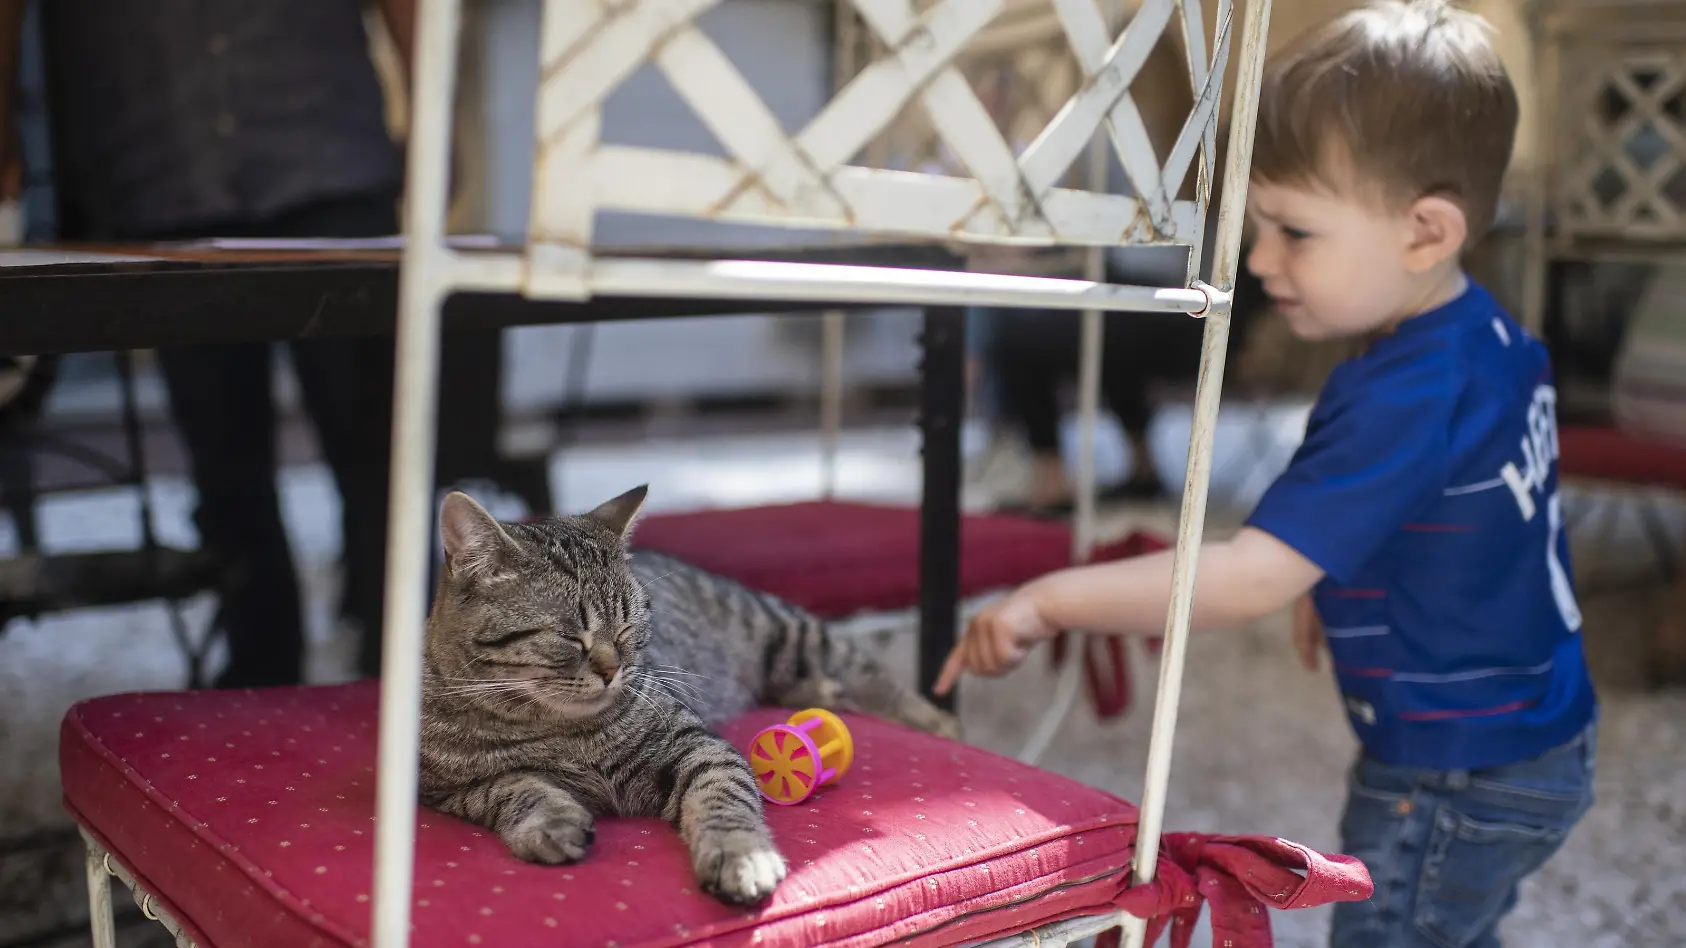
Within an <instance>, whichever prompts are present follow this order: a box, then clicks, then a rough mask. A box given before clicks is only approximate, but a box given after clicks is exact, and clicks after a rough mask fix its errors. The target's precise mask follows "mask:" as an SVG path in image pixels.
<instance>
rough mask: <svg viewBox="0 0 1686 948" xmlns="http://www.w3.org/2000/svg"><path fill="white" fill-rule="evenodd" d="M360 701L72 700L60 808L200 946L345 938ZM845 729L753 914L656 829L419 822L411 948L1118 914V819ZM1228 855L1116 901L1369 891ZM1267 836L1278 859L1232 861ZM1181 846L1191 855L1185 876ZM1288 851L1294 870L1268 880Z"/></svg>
mask: <svg viewBox="0 0 1686 948" xmlns="http://www.w3.org/2000/svg"><path fill="white" fill-rule="evenodd" d="M376 700H377V692H376V689H375V686H374V685H373V684H369V683H359V684H353V685H337V686H325V687H308V688H287V689H273V690H265V691H256V692H250V691H244V692H234V691H199V692H188V693H179V694H178V693H169V694H129V695H117V696H112V697H106V698H98V699H94V700H90V701H85V702H82V703H80V704H78V705H76V706H74V707H73V708H71V710H70V711H69V712H68V714H67V715H66V716H65V719H64V724H63V727H62V731H61V735H60V745H59V759H60V767H61V770H62V775H63V781H64V793H65V801H66V804H67V806H68V807H69V809H70V811H71V812H72V813H73V814H74V816H75V817H76V819H77V820H78V821H79V822H80V823H81V824H82V825H83V826H84V827H85V828H87V829H88V830H89V831H90V832H91V833H92V834H93V835H94V836H95V837H96V838H98V839H99V840H100V841H101V843H102V844H103V845H104V846H105V847H106V849H107V850H108V851H109V852H110V853H111V854H112V857H113V858H115V859H117V860H118V861H119V862H121V863H122V864H123V865H124V866H125V867H127V868H128V869H130V871H131V872H132V873H133V874H134V876H135V877H136V879H137V881H138V883H139V884H140V885H141V886H142V887H144V888H145V889H147V890H148V891H150V892H152V893H153V894H154V895H155V896H156V897H157V899H158V901H159V903H160V905H161V907H162V908H164V909H165V910H166V911H168V912H170V913H171V914H172V915H174V916H175V917H176V919H177V920H178V921H180V922H182V923H183V924H184V925H185V926H186V928H187V930H188V932H189V933H190V934H191V935H192V936H193V937H194V938H195V939H196V940H197V941H198V943H199V944H201V945H204V946H211V945H216V946H223V948H230V946H257V945H265V946H267V945H274V946H288V948H293V946H313V945H362V944H365V943H366V942H367V937H368V932H369V912H370V908H371V904H370V893H371V891H372V889H371V884H370V880H371V878H372V872H371V859H372V846H373V842H374V819H375V817H374V793H373V791H374V785H375V773H374V768H375V721H376ZM782 717H783V714H782V713H780V712H777V711H773V710H765V711H759V712H756V713H753V714H750V715H747V716H746V717H745V718H743V719H740V720H738V721H736V722H734V723H733V724H732V725H731V726H730V727H729V728H728V729H727V735H728V736H729V737H730V738H731V739H732V740H733V741H734V742H736V743H737V744H738V745H739V746H743V745H744V744H745V743H746V742H747V740H748V738H749V737H750V736H751V735H752V734H753V733H754V732H755V731H756V730H757V729H758V728H759V727H761V726H764V725H766V724H769V723H773V722H775V721H777V720H780V719H782ZM847 720H848V723H849V726H850V728H851V730H852V731H853V733H854V736H855V741H856V755H855V763H854V766H853V768H852V769H851V770H850V771H849V773H848V774H846V775H845V776H844V778H843V779H842V781H841V782H840V783H839V784H837V785H835V786H833V787H832V788H829V789H828V790H826V791H824V792H823V793H822V794H821V795H819V796H817V797H815V798H814V799H813V800H811V801H810V802H809V803H806V804H801V805H797V806H791V807H776V806H770V807H768V811H769V813H768V819H769V821H770V823H771V826H772V828H773V832H774V835H775V837H776V838H777V840H778V841H779V844H780V846H781V848H782V849H783V851H784V852H785V854H786V857H787V859H788V860H789V862H790V864H791V875H790V877H789V878H788V879H787V880H786V881H785V882H784V884H783V885H782V886H781V887H780V888H779V889H778V891H777V892H776V893H775V895H774V896H773V898H772V899H771V901H770V902H769V903H768V904H766V905H764V906H762V907H760V908H759V909H757V910H754V911H743V910H739V909H732V908H728V907H726V906H724V905H721V904H720V903H718V902H715V901H714V900H712V899H710V898H708V897H706V896H703V895H700V894H698V893H697V891H696V889H695V885H694V883H693V881H692V877H691V872H690V867H689V861H688V859H687V858H686V854H685V851H684V848H683V846H682V844H681V843H680V841H679V839H678V837H677V835H676V834H675V833H674V831H673V830H672V829H671V828H670V827H668V826H667V825H666V824H663V823H660V822H657V821H652V820H603V821H601V822H600V823H599V825H598V832H597V841H596V845H595V847H594V849H593V852H592V854H591V856H590V857H588V858H587V859H586V860H585V861H584V862H582V863H580V864H577V865H573V866H562V867H546V866H535V865H531V864H528V863H523V862H520V861H518V860H517V859H515V858H514V857H513V856H511V855H510V854H509V852H508V850H507V849H506V848H505V847H504V845H503V843H502V842H501V841H500V840H499V839H498V838H497V837H496V836H495V835H494V834H492V833H490V832H488V831H485V830H482V829H479V828H477V827H474V826H471V825H469V824H467V823H464V822H461V821H458V820H456V819H453V818H450V817H447V816H444V815H442V814H439V813H437V812H434V811H430V810H426V809H424V810H422V811H421V812H420V813H419V814H418V816H417V828H416V869H415V901H414V916H413V917H414V919H415V927H414V932H415V935H414V943H415V944H416V945H418V946H453V948H455V946H463V945H477V944H483V945H517V944H534V943H539V942H541V941H542V943H544V944H547V945H568V946H573V945H580V946H591V948H642V946H674V945H687V944H697V943H704V942H706V943H708V944H711V945H750V944H755V945H760V946H813V945H828V946H866V945H876V944H882V943H885V942H888V941H894V940H903V939H906V940H911V941H913V942H916V943H928V944H954V943H957V942H962V941H969V940H973V939H977V938H981V937H986V936H990V935H994V934H999V933H1004V932H1008V931H1016V930H1023V929H1026V928H1029V927H1032V926H1034V925H1036V924H1038V923H1041V922H1044V921H1048V920H1052V919H1056V918H1061V917H1067V916H1070V915H1073V914H1078V913H1081V912H1094V911H1096V910H1098V909H1101V908H1103V907H1105V906H1109V905H1114V904H1118V903H1119V902H1120V893H1121V890H1122V885H1123V880H1124V879H1125V876H1126V871H1127V866H1128V863H1129V859H1130V855H1131V844H1132V841H1133V840H1134V836H1135V820H1136V808H1135V807H1134V806H1132V805H1130V804H1129V803H1128V802H1126V801H1124V800H1121V799H1119V798H1117V797H1115V796H1112V795H1110V794H1107V793H1104V792H1101V791H1099V790H1095V789H1092V788H1090V787H1087V786H1084V785H1082V784H1080V783H1077V782H1075V781H1072V780H1068V779H1066V778H1063V777H1059V776H1056V775H1053V774H1049V773H1046V772H1044V771H1040V770H1037V769H1035V768H1032V767H1029V766H1026V765H1023V764H1020V763H1018V762H1016V761H1012V760H1009V759H1006V758H1002V757H999V756H996V755H994V754H991V753H989V752H987V751H983V750H979V749H977V748H973V747H968V746H965V745H961V744H956V743H952V742H948V741H942V740H939V739H936V738H931V737H927V736H924V735H920V734H915V733H912V732H910V731H908V730H906V729H903V728H901V727H898V726H895V725H891V724H886V723H883V722H880V721H876V720H873V719H870V718H863V717H858V716H852V717H849V718H848V719H847ZM1243 843H1244V845H1241V846H1236V845H1207V844H1206V843H1204V842H1202V841H1200V840H1196V839H1193V838H1186V839H1183V840H1181V841H1179V840H1177V839H1175V838H1172V839H1171V840H1169V849H1168V852H1169V853H1171V854H1172V855H1168V856H1167V857H1166V859H1165V860H1164V861H1163V862H1162V865H1163V866H1164V867H1165V868H1164V869H1163V871H1162V873H1161V877H1162V880H1164V882H1163V885H1162V886H1155V887H1153V888H1147V889H1132V890H1130V892H1129V894H1130V895H1132V896H1137V897H1138V898H1137V899H1136V903H1135V904H1136V905H1138V906H1147V908H1143V909H1141V911H1142V912H1143V913H1144V914H1146V913H1147V912H1149V911H1151V912H1152V913H1154V914H1159V915H1168V914H1169V913H1170V912H1171V911H1172V910H1190V909H1191V907H1192V910H1196V911H1197V910H1198V903H1199V901H1200V899H1201V896H1202V895H1206V894H1211V893H1210V892H1209V890H1208V884H1207V882H1206V881H1205V880H1207V879H1208V878H1209V872H1208V871H1207V869H1209V866H1208V867H1207V868H1200V869H1199V871H1198V873H1197V872H1196V868H1198V867H1194V866H1193V865H1192V863H1193V862H1201V861H1202V860H1204V863H1203V865H1204V864H1210V865H1211V866H1229V865H1230V864H1229V863H1226V862H1225V860H1226V859H1228V860H1230V862H1231V863H1232V862H1233V861H1234V860H1235V859H1236V858H1237V856H1240V857H1242V858H1243V863H1242V864H1243V865H1244V866H1245V875H1246V877H1247V878H1246V881H1245V882H1244V883H1242V882H1239V881H1237V880H1240V879H1241V877H1242V871H1241V870H1238V869H1235V868H1233V867H1230V868H1226V869H1223V872H1225V873H1227V878H1228V880H1229V882H1228V883H1226V884H1233V885H1245V886H1249V887H1250V888H1249V889H1248V890H1247V891H1248V892H1250V893H1251V895H1249V896H1247V897H1246V898H1245V899H1244V900H1243V901H1244V902H1245V905H1244V906H1243V905H1241V904H1240V903H1236V904H1234V905H1232V906H1231V908H1230V910H1229V914H1230V916H1232V917H1233V918H1234V919H1235V921H1236V924H1238V925H1242V926H1246V925H1254V926H1256V925H1257V924H1258V923H1259V922H1260V919H1259V917H1258V908H1257V906H1258V903H1259V902H1260V901H1265V902H1266V903H1267V904H1275V905H1279V906H1283V907H1297V906H1300V905H1310V904H1317V903H1319V902H1322V901H1327V900H1328V899H1329V898H1331V897H1340V898H1356V897H1364V896H1368V894H1369V885H1368V879H1367V877H1364V876H1363V874H1362V867H1361V866H1359V867H1358V868H1357V870H1356V874H1355V872H1354V870H1353V868H1352V863H1351V861H1350V860H1348V861H1346V862H1345V863H1342V862H1340V861H1339V860H1335V861H1330V860H1324V859H1320V858H1312V857H1308V856H1306V855H1305V853H1306V851H1304V850H1301V849H1298V848H1294V847H1292V846H1291V844H1287V843H1284V842H1282V841H1280V840H1265V841H1264V842H1263V843H1262V844H1261V843H1258V842H1257V841H1254V842H1250V843H1248V842H1246V841H1243ZM1261 845H1262V846H1263V847H1264V848H1265V849H1268V850H1270V851H1271V852H1272V853H1273V855H1272V856H1271V857H1270V858H1271V859H1274V860H1276V861H1275V862H1269V863H1267V862H1266V861H1263V860H1261V859H1259V858H1257V857H1255V856H1250V855H1249V853H1250V852H1251V850H1250V849H1248V848H1247V847H1249V846H1252V847H1254V848H1257V847H1259V846H1261ZM1190 847H1192V848H1190ZM1176 853H1188V854H1196V855H1190V856H1189V857H1188V860H1187V861H1190V862H1191V866H1190V868H1189V869H1188V871H1186V872H1185V871H1183V870H1182V869H1180V868H1178V863H1177V861H1176V860H1177V858H1179V857H1177V856H1176V855H1175V854H1176ZM1199 853H1205V855H1204V856H1200V855H1198V854H1199ZM1284 853H1287V859H1288V863H1289V864H1291V865H1294V866H1297V867H1299V868H1303V869H1307V870H1308V875H1307V878H1305V879H1302V878H1301V876H1300V875H1299V874H1298V873H1297V872H1295V871H1292V870H1291V869H1286V868H1281V867H1280V865H1279V864H1280V863H1281V862H1282V859H1283V854H1284ZM1247 860H1251V861H1247ZM1213 871H1216V870H1213ZM1196 875H1198V878H1199V879H1200V880H1202V881H1201V882H1200V883H1199V887H1198V888H1197V887H1196V885H1195V884H1194V883H1193V880H1194V879H1195V878H1196ZM1179 880H1180V881H1179ZM1214 884H1215V883H1214ZM1331 893H1334V894H1333V895H1332V894H1331ZM1213 904H1214V912H1215V913H1216V912H1217V903H1216V902H1215V901H1214V903H1213ZM1214 924H1217V922H1216V921H1215V923H1214ZM1179 927H1186V926H1179ZM1267 930H1268V929H1267ZM1249 943H1256V941H1254V940H1244V941H1237V942H1236V944H1237V945H1243V944H1249Z"/></svg>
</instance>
